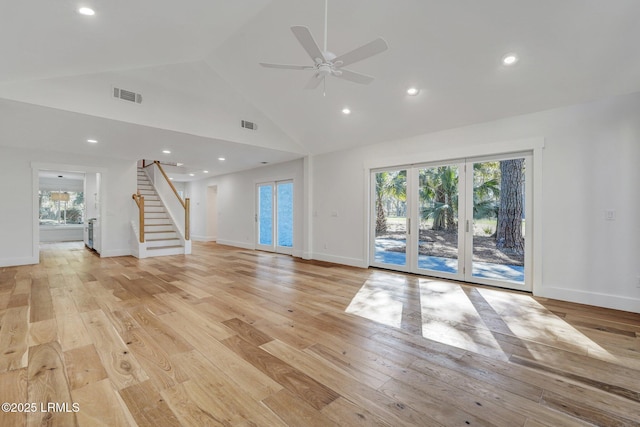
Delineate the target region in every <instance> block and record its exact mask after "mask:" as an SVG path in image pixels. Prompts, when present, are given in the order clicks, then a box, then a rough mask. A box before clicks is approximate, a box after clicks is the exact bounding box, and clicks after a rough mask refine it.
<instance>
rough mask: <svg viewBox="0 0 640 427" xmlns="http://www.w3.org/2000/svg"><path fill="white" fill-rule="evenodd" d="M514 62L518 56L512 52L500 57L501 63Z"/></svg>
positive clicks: (509, 63)
mask: <svg viewBox="0 0 640 427" xmlns="http://www.w3.org/2000/svg"><path fill="white" fill-rule="evenodd" d="M516 62H518V57H517V56H516V55H515V54H513V53H509V54H507V55H505V56H504V57H503V58H502V63H503V64H504V65H513V64H515V63H516Z"/></svg>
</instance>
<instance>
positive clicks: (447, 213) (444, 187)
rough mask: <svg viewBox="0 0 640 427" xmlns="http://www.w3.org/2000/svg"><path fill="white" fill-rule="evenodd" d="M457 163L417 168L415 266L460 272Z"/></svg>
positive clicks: (431, 269)
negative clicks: (416, 261)
mask: <svg viewBox="0 0 640 427" xmlns="http://www.w3.org/2000/svg"><path fill="white" fill-rule="evenodd" d="M459 169H460V168H459V167H458V166H457V165H449V166H436V167H427V168H420V169H418V241H417V254H418V269H419V270H430V272H439V273H451V274H457V273H458V271H459V268H460V267H459V260H458V259H459V257H458V252H459V249H458V248H459V241H458V240H459V236H458V223H459V221H458V201H459V197H458V194H459V188H458V187H459V180H460V173H459Z"/></svg>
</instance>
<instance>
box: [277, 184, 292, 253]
mask: <svg viewBox="0 0 640 427" xmlns="http://www.w3.org/2000/svg"><path fill="white" fill-rule="evenodd" d="M276 201H277V202H276V204H277V206H278V208H277V211H278V212H277V214H278V217H277V220H276V223H277V230H276V236H277V239H278V242H277V246H278V247H280V248H282V249H283V250H284V249H288V250H291V248H292V247H293V182H278V183H277V185H276ZM278 251H280V249H279V250H278Z"/></svg>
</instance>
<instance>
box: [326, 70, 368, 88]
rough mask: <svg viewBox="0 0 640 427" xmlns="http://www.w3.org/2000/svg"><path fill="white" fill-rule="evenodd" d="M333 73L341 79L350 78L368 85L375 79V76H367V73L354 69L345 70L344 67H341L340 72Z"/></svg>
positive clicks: (352, 80)
mask: <svg viewBox="0 0 640 427" xmlns="http://www.w3.org/2000/svg"><path fill="white" fill-rule="evenodd" d="M338 73H339V74H338ZM333 75H334V76H336V77H338V78H339V79H345V80H349V81H350V82H354V83H360V84H362V85H368V84H369V83H371V82H372V81H373V80H374V78H373V77H371V76H367V75H366V74H360V73H356V72H354V71H349V70H345V69H344V68H342V69H340V70H339V71H338V72H336V73H334V74H333Z"/></svg>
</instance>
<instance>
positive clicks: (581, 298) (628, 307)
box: [536, 285, 640, 313]
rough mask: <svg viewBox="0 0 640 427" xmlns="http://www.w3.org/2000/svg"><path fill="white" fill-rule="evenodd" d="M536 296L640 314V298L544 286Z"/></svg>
mask: <svg viewBox="0 0 640 427" xmlns="http://www.w3.org/2000/svg"><path fill="white" fill-rule="evenodd" d="M536 296H539V297H544V298H552V299H558V300H563V301H570V302H575V303H578V304H587V305H594V306H597V307H605V308H612V309H614V310H622V311H631V312H634V313H640V298H631V297H624V296H619V295H608V294H602V293H598V292H587V291H580V290H575V289H567V288H558V287H554V286H544V285H543V286H542V289H541V292H538V293H537V294H536Z"/></svg>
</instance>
